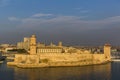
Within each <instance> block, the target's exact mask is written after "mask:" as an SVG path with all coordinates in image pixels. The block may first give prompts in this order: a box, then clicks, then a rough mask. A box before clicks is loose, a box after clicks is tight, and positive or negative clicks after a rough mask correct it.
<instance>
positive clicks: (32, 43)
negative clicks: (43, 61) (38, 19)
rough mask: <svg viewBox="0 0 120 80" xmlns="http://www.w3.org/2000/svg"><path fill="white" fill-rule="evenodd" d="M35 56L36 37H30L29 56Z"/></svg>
mask: <svg viewBox="0 0 120 80" xmlns="http://www.w3.org/2000/svg"><path fill="white" fill-rule="evenodd" d="M34 54H36V36H35V35H32V36H31V38H30V55H34Z"/></svg>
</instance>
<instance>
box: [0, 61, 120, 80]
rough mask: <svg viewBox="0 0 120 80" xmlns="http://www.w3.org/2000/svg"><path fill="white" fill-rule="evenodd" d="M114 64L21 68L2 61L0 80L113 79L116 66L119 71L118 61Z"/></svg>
mask: <svg viewBox="0 0 120 80" xmlns="http://www.w3.org/2000/svg"><path fill="white" fill-rule="evenodd" d="M114 65H116V64H115V63H112V66H111V63H108V64H104V65H95V66H84V67H53V68H38V69H21V68H17V67H10V66H6V64H5V63H4V64H2V65H1V64H0V80H115V78H114V76H115V75H112V74H113V73H115V72H114V71H117V70H116V68H117V69H118V70H119V71H120V63H119V67H116V66H114ZM111 67H113V68H112V69H111ZM114 69H115V70H114ZM111 70H113V71H111ZM111 72H112V73H111ZM119 73H120V72H119ZM111 75H112V79H111ZM118 75H119V74H118ZM119 79H120V77H119ZM117 80H118V79H117Z"/></svg>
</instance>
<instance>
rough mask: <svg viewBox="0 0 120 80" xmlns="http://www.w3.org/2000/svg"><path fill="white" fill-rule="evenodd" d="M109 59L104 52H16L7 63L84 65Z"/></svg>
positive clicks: (49, 65)
mask: <svg viewBox="0 0 120 80" xmlns="http://www.w3.org/2000/svg"><path fill="white" fill-rule="evenodd" d="M107 61H109V60H107V59H106V58H105V55H104V54H77V53H62V54H59V53H49V54H48V53H44V54H40V55H23V54H16V55H15V59H14V62H8V63H7V64H8V65H15V66H17V67H23V68H29V67H51V66H84V65H93V64H101V63H105V62H107Z"/></svg>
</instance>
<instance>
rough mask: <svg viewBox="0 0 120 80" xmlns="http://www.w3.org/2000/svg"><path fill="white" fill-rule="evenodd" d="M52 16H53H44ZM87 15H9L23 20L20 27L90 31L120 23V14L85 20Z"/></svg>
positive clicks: (16, 19)
mask: <svg viewBox="0 0 120 80" xmlns="http://www.w3.org/2000/svg"><path fill="white" fill-rule="evenodd" d="M43 16H45V17H49V16H52V17H51V18H44V17H43ZM84 18H86V17H85V16H63V15H54V16H53V14H41V13H38V14H34V15H32V17H31V16H30V17H27V18H23V19H18V18H16V17H9V18H8V19H9V20H10V21H21V22H22V24H20V25H19V27H20V26H21V27H26V28H28V27H29V28H31V29H32V28H41V27H44V26H47V27H51V28H54V27H57V28H58V27H59V29H63V28H68V29H69V30H70V29H71V30H72V29H73V30H74V29H76V28H77V30H76V31H78V32H79V31H82V32H83V31H88V30H96V29H103V28H105V27H108V26H109V25H112V24H114V23H117V24H119V22H120V16H113V17H108V18H105V19H102V20H84Z"/></svg>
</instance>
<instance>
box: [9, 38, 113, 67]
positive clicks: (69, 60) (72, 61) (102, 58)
mask: <svg viewBox="0 0 120 80" xmlns="http://www.w3.org/2000/svg"><path fill="white" fill-rule="evenodd" d="M34 38H36V37H35V36H33V37H32V38H31V39H32V40H31V41H32V42H31V43H30V44H31V45H30V54H27V55H26V54H16V55H15V59H14V62H8V63H7V64H8V65H15V66H17V67H23V68H31V67H53V66H84V65H94V64H102V63H106V62H109V61H111V59H110V45H109V44H106V45H105V46H104V53H102V54H100V53H99V54H97V53H96V54H91V53H89V52H87V53H85V52H83V53H79V52H80V50H78V51H79V52H76V53H68V52H64V53H41V54H40V53H39V54H38V53H37V52H36V51H37V50H36V39H34Z"/></svg>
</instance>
